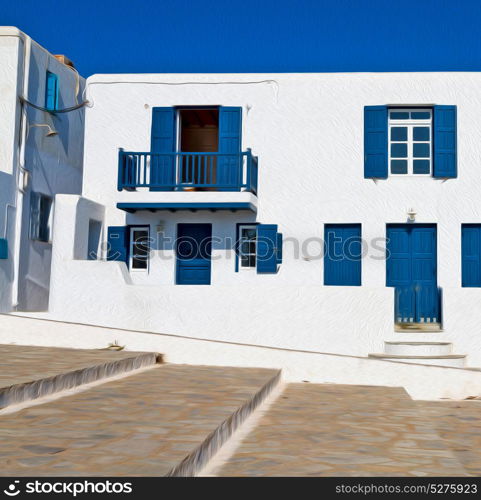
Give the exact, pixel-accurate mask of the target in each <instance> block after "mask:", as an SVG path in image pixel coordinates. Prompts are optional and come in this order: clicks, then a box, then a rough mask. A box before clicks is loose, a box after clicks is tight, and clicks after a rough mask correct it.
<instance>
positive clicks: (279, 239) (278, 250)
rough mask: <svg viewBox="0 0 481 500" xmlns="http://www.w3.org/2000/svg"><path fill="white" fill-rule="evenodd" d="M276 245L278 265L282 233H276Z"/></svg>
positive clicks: (280, 255) (280, 254)
mask: <svg viewBox="0 0 481 500" xmlns="http://www.w3.org/2000/svg"><path fill="white" fill-rule="evenodd" d="M276 247H277V265H279V266H280V265H281V264H282V233H277V241H276Z"/></svg>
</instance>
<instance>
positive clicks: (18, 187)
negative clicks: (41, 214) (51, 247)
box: [0, 28, 32, 310]
mask: <svg viewBox="0 0 481 500" xmlns="http://www.w3.org/2000/svg"><path fill="white" fill-rule="evenodd" d="M11 29H12V33H8V34H7V33H5V34H3V33H2V34H0V36H9V37H16V38H18V39H20V40H21V41H22V43H23V57H22V62H23V71H22V77H23V84H22V93H21V96H26V97H27V98H28V81H29V72H30V52H31V46H32V43H31V42H32V39H31V38H30V37H29V36H27V35H25V33H23V32H21V31H20V30H15V31H14V29H13V28H11ZM17 87H18V84H17ZM26 140H27V112H26V109H25V104H24V103H23V102H20V129H19V137H18V154H17V165H16V168H15V193H14V203H13V204H8V205H7V206H6V207H5V210H6V215H5V236H6V235H7V230H8V213H9V212H8V209H9V208H12V209H13V208H16V212H15V236H14V242H13V246H12V250H11V255H12V256H13V280H12V309H13V310H15V309H16V308H17V307H18V283H19V271H20V241H21V236H22V211H23V210H22V209H23V195H24V178H25V177H24V176H25V175H26V169H25V147H26ZM27 175H28V172H27Z"/></svg>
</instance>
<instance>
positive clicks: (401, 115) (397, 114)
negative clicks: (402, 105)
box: [389, 111, 409, 120]
mask: <svg viewBox="0 0 481 500" xmlns="http://www.w3.org/2000/svg"><path fill="white" fill-rule="evenodd" d="M389 117H390V118H391V120H408V119H409V113H408V112H407V111H391V113H390V114H389Z"/></svg>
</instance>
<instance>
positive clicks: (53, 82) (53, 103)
mask: <svg viewBox="0 0 481 500" xmlns="http://www.w3.org/2000/svg"><path fill="white" fill-rule="evenodd" d="M45 107H46V108H47V109H48V110H50V111H55V110H57V109H58V76H57V75H56V74H55V73H51V72H50V71H47V76H46V87H45Z"/></svg>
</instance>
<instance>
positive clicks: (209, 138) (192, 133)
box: [177, 108, 219, 190]
mask: <svg viewBox="0 0 481 500" xmlns="http://www.w3.org/2000/svg"><path fill="white" fill-rule="evenodd" d="M177 122H178V124H179V131H178V141H177V144H178V147H177V150H178V151H179V152H181V153H185V154H182V155H180V156H179V163H180V165H179V167H180V169H179V170H180V178H181V179H180V180H181V182H182V183H183V184H187V185H188V184H193V185H195V184H197V185H199V184H201V185H213V184H216V182H217V155H216V154H212V155H209V154H208V153H217V152H218V151H219V109H218V108H191V109H179V110H178V120H177ZM188 153H196V154H195V155H194V154H192V155H189V154H188ZM203 153H205V154H203ZM184 189H187V190H188V186H186V187H185V188H184Z"/></svg>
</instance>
